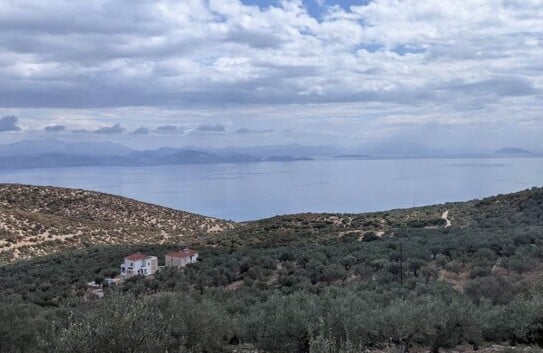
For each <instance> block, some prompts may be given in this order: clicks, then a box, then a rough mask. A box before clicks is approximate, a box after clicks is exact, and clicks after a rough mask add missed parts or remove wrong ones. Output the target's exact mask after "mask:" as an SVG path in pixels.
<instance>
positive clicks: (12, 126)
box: [0, 115, 22, 132]
mask: <svg viewBox="0 0 543 353" xmlns="http://www.w3.org/2000/svg"><path fill="white" fill-rule="evenodd" d="M18 123H19V119H18V118H17V117H16V116H13V115H8V116H4V117H2V118H0V132H4V131H20V130H22V129H21V127H20V126H19V125H18Z"/></svg>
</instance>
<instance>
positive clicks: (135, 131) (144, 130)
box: [132, 126, 150, 135]
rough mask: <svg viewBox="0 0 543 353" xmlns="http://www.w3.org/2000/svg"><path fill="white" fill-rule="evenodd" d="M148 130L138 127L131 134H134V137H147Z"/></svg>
mask: <svg viewBox="0 0 543 353" xmlns="http://www.w3.org/2000/svg"><path fill="white" fill-rule="evenodd" d="M149 132H150V130H149V129H148V128H146V127H143V126H142V127H139V128H137V129H136V130H134V131H132V133H133V134H136V135H147V134H149Z"/></svg>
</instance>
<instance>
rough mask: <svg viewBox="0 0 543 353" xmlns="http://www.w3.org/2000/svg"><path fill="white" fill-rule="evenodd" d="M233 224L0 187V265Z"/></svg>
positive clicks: (194, 234) (109, 200) (81, 195)
mask: <svg viewBox="0 0 543 353" xmlns="http://www.w3.org/2000/svg"><path fill="white" fill-rule="evenodd" d="M233 226H234V224H233V223H231V222H227V221H222V220H218V219H214V218H210V217H204V216H199V215H195V214H191V213H188V212H182V211H177V210H173V209H169V208H165V207H160V206H156V205H151V204H147V203H143V202H138V201H135V200H131V199H127V198H124V197H119V196H113V195H107V194H103V193H98V192H91V191H85V190H74V189H63V188H56V187H37V186H28V185H13V184H2V185H0V262H2V261H13V260H16V259H24V258H29V257H35V256H40V255H46V254H50V253H54V252H56V251H60V250H64V249H69V248H81V247H86V246H90V245H100V244H140V243H167V242H177V241H180V240H182V241H189V240H194V239H196V238H198V237H202V236H205V235H209V234H217V233H219V232H221V231H223V230H225V229H229V228H232V227H233Z"/></svg>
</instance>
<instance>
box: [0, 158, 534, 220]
mask: <svg viewBox="0 0 543 353" xmlns="http://www.w3.org/2000/svg"><path fill="white" fill-rule="evenodd" d="M0 181H1V182H3V183H24V184H36V185H53V186H62V187H74V188H82V189H90V190H96V191H101V192H106V193H111V194H118V195H123V196H127V197H130V198H134V199H137V200H142V201H146V202H150V203H156V204H159V205H164V206H169V207H172V208H176V209H180V210H186V211H190V212H195V213H200V214H204V215H209V216H214V217H219V218H224V219H231V220H236V221H245V220H254V219H259V218H265V217H271V216H274V215H280V214H289V213H300V212H341V213H343V212H367V211H379V210H388V209H393V208H404V207H412V206H421V205H427V204H435V203H442V202H448V201H461V200H469V199H473V198H481V197H485V196H490V195H495V194H499V193H508V192H514V191H519V190H523V189H526V188H529V187H532V186H537V185H543V159H540V158H511V159H505V158H503V159H478V160H474V159H466V160H463V159H403V160H337V159H329V160H314V161H298V162H294V163H292V162H261V163H252V164H210V165H171V166H157V167H79V168H45V169H22V170H0Z"/></svg>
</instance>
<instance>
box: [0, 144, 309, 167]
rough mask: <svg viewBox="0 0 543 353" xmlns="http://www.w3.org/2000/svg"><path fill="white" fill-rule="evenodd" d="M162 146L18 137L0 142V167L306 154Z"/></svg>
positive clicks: (184, 161) (231, 159)
mask: <svg viewBox="0 0 543 353" xmlns="http://www.w3.org/2000/svg"><path fill="white" fill-rule="evenodd" d="M247 150H249V149H240V150H237V149H234V148H232V149H223V150H218V151H209V150H198V149H190V148H181V149H179V148H168V147H163V148H159V149H156V150H147V151H136V150H132V149H130V148H127V147H124V146H122V145H119V144H116V143H112V142H82V143H66V142H62V141H58V140H35V141H21V142H17V143H13V144H8V145H0V168H9V169H24V168H61V167H81V166H157V165H181V164H217V163H256V162H263V161H270V162H279V161H290V162H295V161H301V160H309V159H311V158H308V157H292V156H291V155H270V156H260V155H253V154H248V153H243V152H242V151H247Z"/></svg>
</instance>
